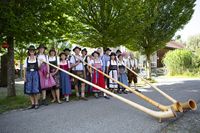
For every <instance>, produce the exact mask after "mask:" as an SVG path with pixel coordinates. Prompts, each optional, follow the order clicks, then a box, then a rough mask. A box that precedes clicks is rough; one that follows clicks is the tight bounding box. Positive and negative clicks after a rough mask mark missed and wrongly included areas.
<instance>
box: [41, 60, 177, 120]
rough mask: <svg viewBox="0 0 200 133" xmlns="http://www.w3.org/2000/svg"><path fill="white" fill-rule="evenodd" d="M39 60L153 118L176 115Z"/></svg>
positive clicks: (169, 110) (170, 110) (171, 111)
mask: <svg viewBox="0 0 200 133" xmlns="http://www.w3.org/2000/svg"><path fill="white" fill-rule="evenodd" d="M41 61H42V62H44V63H46V64H48V65H50V66H52V67H54V68H57V69H58V70H60V71H63V72H64V73H66V74H68V75H70V76H72V77H74V78H76V79H78V80H80V81H82V82H84V83H86V84H88V85H91V86H93V87H95V88H97V89H99V90H100V91H102V92H104V93H106V94H108V95H111V96H112V97H114V98H116V99H118V100H120V101H122V102H124V103H126V104H128V105H130V106H132V107H134V108H136V109H138V110H140V111H142V112H144V113H147V114H149V115H151V116H153V117H155V118H158V119H159V120H161V119H166V118H174V117H176V116H177V115H176V113H175V112H174V111H173V110H172V109H171V108H169V109H168V110H167V111H154V110H151V109H149V108H146V107H144V106H142V105H140V104H138V103H135V102H133V101H130V100H128V99H126V98H123V97H121V96H118V95H116V94H114V93H112V92H110V91H108V90H106V89H105V88H102V87H100V86H98V85H96V84H93V83H91V82H89V81H87V80H85V79H83V78H80V77H78V76H76V75H74V74H73V73H70V72H68V71H66V70H63V69H61V68H59V67H57V66H55V65H53V64H51V63H48V62H46V61H43V60H41Z"/></svg>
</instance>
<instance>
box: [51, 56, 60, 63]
mask: <svg viewBox="0 0 200 133" xmlns="http://www.w3.org/2000/svg"><path fill="white" fill-rule="evenodd" d="M56 58H57V65H59V64H60V58H59V57H56V56H53V57H52V56H49V62H51V61H56Z"/></svg>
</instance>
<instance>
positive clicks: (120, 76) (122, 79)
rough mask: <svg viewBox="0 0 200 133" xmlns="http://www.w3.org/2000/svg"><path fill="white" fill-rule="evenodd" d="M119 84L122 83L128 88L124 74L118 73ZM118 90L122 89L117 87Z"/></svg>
mask: <svg viewBox="0 0 200 133" xmlns="http://www.w3.org/2000/svg"><path fill="white" fill-rule="evenodd" d="M118 80H119V82H121V83H123V84H124V85H126V86H128V77H127V75H126V73H125V72H124V73H120V74H119V78H118ZM119 88H120V89H123V87H122V86H119Z"/></svg>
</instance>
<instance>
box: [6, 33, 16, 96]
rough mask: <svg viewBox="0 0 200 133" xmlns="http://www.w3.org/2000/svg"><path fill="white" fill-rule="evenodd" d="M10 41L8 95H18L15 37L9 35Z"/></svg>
mask: <svg viewBox="0 0 200 133" xmlns="http://www.w3.org/2000/svg"><path fill="white" fill-rule="evenodd" d="M7 41H8V45H9V47H8V62H7V63H8V66H9V67H8V69H7V73H8V77H7V78H8V81H7V83H8V86H7V96H8V97H11V96H16V91H15V64H14V38H13V37H11V36H9V37H8V38H7Z"/></svg>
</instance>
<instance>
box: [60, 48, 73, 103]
mask: <svg viewBox="0 0 200 133" xmlns="http://www.w3.org/2000/svg"><path fill="white" fill-rule="evenodd" d="M59 56H60V64H59V67H60V68H61V69H63V70H65V71H70V62H69V60H67V56H66V54H65V53H64V52H62V53H60V55H59ZM60 88H61V90H62V95H63V96H64V100H65V101H66V102H69V96H70V95H71V93H72V90H71V80H70V76H69V75H68V74H66V73H65V72H63V71H60Z"/></svg>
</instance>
